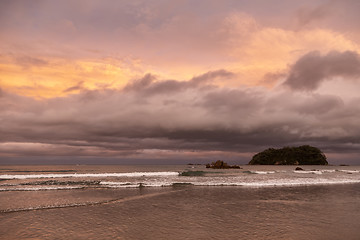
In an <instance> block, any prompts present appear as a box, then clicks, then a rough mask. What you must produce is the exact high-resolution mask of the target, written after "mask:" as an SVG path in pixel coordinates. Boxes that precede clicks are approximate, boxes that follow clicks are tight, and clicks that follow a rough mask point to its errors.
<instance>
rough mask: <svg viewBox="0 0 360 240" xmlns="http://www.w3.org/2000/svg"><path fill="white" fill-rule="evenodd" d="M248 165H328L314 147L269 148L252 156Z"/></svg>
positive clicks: (324, 157)
mask: <svg viewBox="0 0 360 240" xmlns="http://www.w3.org/2000/svg"><path fill="white" fill-rule="evenodd" d="M249 164H250V165H328V162H327V161H326V156H325V154H324V153H322V152H321V151H320V149H318V148H316V147H312V146H309V145H304V146H300V147H284V148H281V149H275V148H269V149H266V150H264V151H262V152H260V153H257V154H255V155H254V156H253V158H252V159H251V161H250V162H249Z"/></svg>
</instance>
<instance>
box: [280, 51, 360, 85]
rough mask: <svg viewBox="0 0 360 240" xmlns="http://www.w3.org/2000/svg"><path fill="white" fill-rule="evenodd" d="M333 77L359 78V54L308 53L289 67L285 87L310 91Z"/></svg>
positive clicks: (334, 52) (350, 52) (347, 52)
mask: <svg viewBox="0 0 360 240" xmlns="http://www.w3.org/2000/svg"><path fill="white" fill-rule="evenodd" d="M334 77H343V78H346V79H348V78H350V79H355V78H359V77H360V56H359V54H358V53H357V52H352V51H346V52H337V51H333V52H330V53H328V54H326V55H323V56H322V55H321V54H320V52H318V51H314V52H310V53H308V54H306V55H304V56H303V57H301V58H300V59H299V60H297V62H296V63H295V64H294V65H293V66H292V67H291V70H290V74H289V76H288V77H287V79H286V81H285V85H287V86H289V87H290V88H291V89H293V90H305V91H312V90H315V89H317V88H318V87H319V86H320V84H321V83H322V82H323V81H326V80H331V79H332V78H334Z"/></svg>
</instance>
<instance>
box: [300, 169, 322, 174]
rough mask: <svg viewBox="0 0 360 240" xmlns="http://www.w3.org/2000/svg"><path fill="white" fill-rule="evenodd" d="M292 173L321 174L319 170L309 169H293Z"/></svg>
mask: <svg viewBox="0 0 360 240" xmlns="http://www.w3.org/2000/svg"><path fill="white" fill-rule="evenodd" d="M294 173H311V174H323V172H322V171H319V170H311V171H305V170H295V171H294Z"/></svg>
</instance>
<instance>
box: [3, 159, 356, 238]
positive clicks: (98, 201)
mask: <svg viewBox="0 0 360 240" xmlns="http://www.w3.org/2000/svg"><path fill="white" fill-rule="evenodd" d="M301 167H302V168H303V169H304V170H303V171H296V170H295V167H294V166H249V165H245V166H242V169H207V168H205V166H202V165H181V166H171V165H168V166H121V165H116V166H96V165H92V166H91V165H88V166H86V165H84V166H76V165H74V166H71V165H67V166H1V167H0V239H360V167H359V166H301Z"/></svg>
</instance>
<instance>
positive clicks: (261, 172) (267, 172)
mask: <svg viewBox="0 0 360 240" xmlns="http://www.w3.org/2000/svg"><path fill="white" fill-rule="evenodd" d="M250 172H251V173H254V174H272V173H275V171H250Z"/></svg>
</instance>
